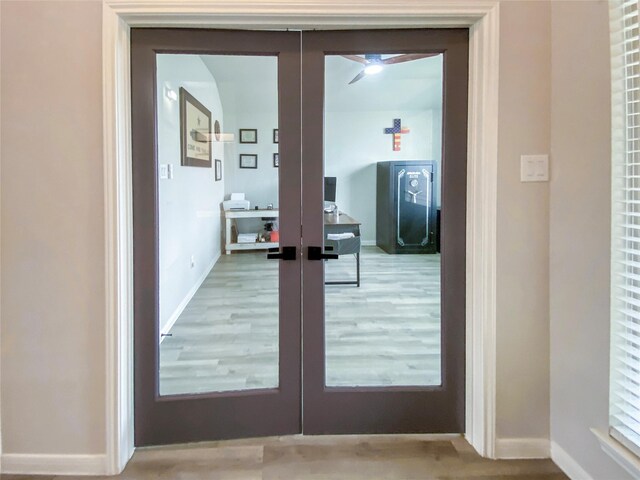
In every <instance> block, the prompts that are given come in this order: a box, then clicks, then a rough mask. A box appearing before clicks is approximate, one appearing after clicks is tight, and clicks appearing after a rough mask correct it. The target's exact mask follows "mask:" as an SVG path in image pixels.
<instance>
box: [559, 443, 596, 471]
mask: <svg viewBox="0 0 640 480" xmlns="http://www.w3.org/2000/svg"><path fill="white" fill-rule="evenodd" d="M551 460H553V462H554V463H555V464H556V465H557V466H558V467H560V469H561V470H562V471H563V472H564V473H565V474H566V475H567V476H568V477H569V478H570V479H571V480H593V478H592V477H591V475H589V474H588V473H587V472H585V471H584V469H583V468H582V467H581V466H580V464H579V463H578V462H576V461H575V460H574V459H573V457H572V456H571V455H569V454H568V453H567V452H566V451H565V450H564V449H563V448H562V447H561V446H560V445H558V444H557V443H556V442H551Z"/></svg>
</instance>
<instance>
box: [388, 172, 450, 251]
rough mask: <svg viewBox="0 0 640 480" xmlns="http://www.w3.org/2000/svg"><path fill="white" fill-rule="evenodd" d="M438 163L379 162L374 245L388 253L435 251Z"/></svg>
mask: <svg viewBox="0 0 640 480" xmlns="http://www.w3.org/2000/svg"><path fill="white" fill-rule="evenodd" d="M436 168H437V164H436V162H435V161H434V160H413V161H393V162H379V163H378V171H377V201H376V203H377V205H376V245H377V246H378V247H380V248H381V249H382V250H384V251H385V252H387V253H436V243H437V242H436V240H437V236H438V228H437V224H436V210H437V208H436V201H435V199H436V197H435V189H434V186H435V182H436V178H437V177H436Z"/></svg>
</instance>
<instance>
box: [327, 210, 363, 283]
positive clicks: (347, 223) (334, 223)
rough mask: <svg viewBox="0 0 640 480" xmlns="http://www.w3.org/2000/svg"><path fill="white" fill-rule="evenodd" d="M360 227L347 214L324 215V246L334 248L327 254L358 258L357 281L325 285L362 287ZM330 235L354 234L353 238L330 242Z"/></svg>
mask: <svg viewBox="0 0 640 480" xmlns="http://www.w3.org/2000/svg"><path fill="white" fill-rule="evenodd" d="M360 225H361V223H360V222H359V221H357V220H355V219H354V218H352V217H350V216H349V215H347V214H346V213H343V212H340V214H339V215H336V214H334V213H325V214H324V235H325V239H324V245H325V249H326V247H333V250H328V252H327V253H336V254H338V255H349V254H353V255H355V256H356V280H355V281H344V282H325V285H357V286H358V287H359V286H360V243H361V242H360ZM330 233H353V234H354V237H353V238H345V239H344V240H329V239H327V235H328V234H330Z"/></svg>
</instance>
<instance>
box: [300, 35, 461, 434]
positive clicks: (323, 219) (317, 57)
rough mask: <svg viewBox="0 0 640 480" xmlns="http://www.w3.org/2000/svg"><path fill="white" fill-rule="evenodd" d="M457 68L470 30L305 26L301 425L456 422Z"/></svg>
mask: <svg viewBox="0 0 640 480" xmlns="http://www.w3.org/2000/svg"><path fill="white" fill-rule="evenodd" d="M467 78H468V31H467V30H462V29H459V30H413V31H411V30H397V31H383V30H377V31H333V32H309V33H305V34H304V35H303V36H302V135H303V137H302V148H303V152H304V158H303V170H302V171H303V226H304V237H303V249H304V252H305V257H304V261H303V272H304V282H303V298H304V302H303V325H304V328H303V332H304V350H303V352H304V355H303V371H304V383H303V392H304V395H303V398H304V403H303V412H304V416H303V418H304V432H305V433H308V434H329V433H344V434H346V433H400V432H463V431H464V398H465V397H464V390H465V389H464V386H465V376H464V372H465V342H464V338H465V213H466V201H465V197H466V158H467V148H466V139H467ZM323 177H324V178H326V179H327V180H325V182H324V185H325V189H324V197H323V180H322V179H323ZM327 191H328V195H327ZM334 191H335V194H334ZM323 202H324V204H323ZM323 206H324V208H323ZM438 219H439V220H438ZM323 245H324V246H325V247H326V248H327V249H330V250H329V251H326V252H325V255H334V256H335V255H336V254H337V258H331V259H322V260H317V258H318V255H317V251H314V250H310V249H313V248H314V247H319V246H323Z"/></svg>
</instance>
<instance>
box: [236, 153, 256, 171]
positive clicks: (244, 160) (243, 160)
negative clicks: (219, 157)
mask: <svg viewBox="0 0 640 480" xmlns="http://www.w3.org/2000/svg"><path fill="white" fill-rule="evenodd" d="M240 168H258V155H253V154H246V153H241V154H240Z"/></svg>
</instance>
